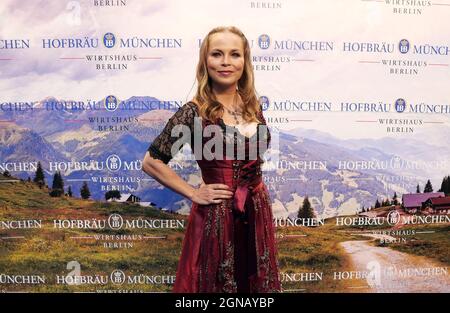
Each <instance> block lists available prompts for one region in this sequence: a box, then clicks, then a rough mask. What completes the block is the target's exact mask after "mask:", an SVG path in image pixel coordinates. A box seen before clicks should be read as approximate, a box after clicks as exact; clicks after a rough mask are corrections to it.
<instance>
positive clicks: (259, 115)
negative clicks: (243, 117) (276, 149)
mask: <svg viewBox="0 0 450 313" xmlns="http://www.w3.org/2000/svg"><path fill="white" fill-rule="evenodd" d="M258 118H259V120H260V121H261V122H262V123H263V125H265V126H266V130H267V147H269V145H270V140H271V139H272V137H271V135H270V130H269V126H268V125H267V122H266V119H265V118H264V115H263V108H262V105H261V104H260V105H259V112H258Z"/></svg>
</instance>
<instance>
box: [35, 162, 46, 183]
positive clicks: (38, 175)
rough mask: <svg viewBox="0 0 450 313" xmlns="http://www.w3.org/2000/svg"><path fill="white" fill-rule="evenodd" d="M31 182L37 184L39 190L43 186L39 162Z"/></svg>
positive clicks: (43, 179)
mask: <svg viewBox="0 0 450 313" xmlns="http://www.w3.org/2000/svg"><path fill="white" fill-rule="evenodd" d="M33 181H34V182H35V183H36V184H38V186H39V188H42V186H44V185H45V176H44V171H43V170H42V166H41V162H40V161H39V162H38V165H37V169H36V173H35V174H34V179H33Z"/></svg>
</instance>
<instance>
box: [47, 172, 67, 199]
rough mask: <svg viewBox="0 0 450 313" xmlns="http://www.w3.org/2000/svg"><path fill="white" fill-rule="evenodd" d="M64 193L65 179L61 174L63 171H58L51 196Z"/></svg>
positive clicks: (54, 177) (54, 178)
mask: <svg viewBox="0 0 450 313" xmlns="http://www.w3.org/2000/svg"><path fill="white" fill-rule="evenodd" d="M63 194H64V181H63V178H62V176H61V172H60V171H57V172H56V173H55V174H54V175H53V183H52V191H50V196H52V197H61V196H62V195H63Z"/></svg>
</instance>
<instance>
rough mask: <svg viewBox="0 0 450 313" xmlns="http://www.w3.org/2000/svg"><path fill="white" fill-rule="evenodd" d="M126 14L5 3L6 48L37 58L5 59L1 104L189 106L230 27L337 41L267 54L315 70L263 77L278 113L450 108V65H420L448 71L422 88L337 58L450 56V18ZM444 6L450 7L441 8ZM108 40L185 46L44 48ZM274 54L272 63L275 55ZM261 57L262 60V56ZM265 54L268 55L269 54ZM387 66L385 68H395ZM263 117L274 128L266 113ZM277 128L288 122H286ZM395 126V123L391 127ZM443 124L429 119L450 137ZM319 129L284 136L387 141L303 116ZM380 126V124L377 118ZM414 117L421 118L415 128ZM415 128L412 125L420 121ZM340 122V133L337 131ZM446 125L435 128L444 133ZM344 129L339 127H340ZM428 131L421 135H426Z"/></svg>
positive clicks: (306, 7)
mask: <svg viewBox="0 0 450 313" xmlns="http://www.w3.org/2000/svg"><path fill="white" fill-rule="evenodd" d="M126 2H127V6H126V7H94V6H93V5H92V3H93V1H87V0H86V1H52V2H49V1H40V0H24V1H17V0H2V1H1V2H0V16H1V17H2V18H1V19H0V39H3V40H5V39H21V38H24V39H26V38H28V39H30V40H31V45H32V48H31V49H25V50H5V49H2V50H0V59H1V58H4V59H5V58H6V59H7V58H12V60H3V61H0V90H1V94H0V102H8V101H36V100H42V99H44V98H46V97H49V96H53V97H56V98H58V99H79V100H87V99H92V100H98V99H102V98H104V97H105V96H106V95H108V94H114V95H116V96H117V97H118V98H119V99H126V98H129V97H131V96H153V97H156V98H159V99H161V100H171V101H174V100H175V101H186V100H189V99H190V98H191V97H192V96H193V91H194V90H195V87H194V88H193V89H192V90H191V88H192V87H193V83H194V79H195V72H194V71H195V67H196V64H197V61H198V40H199V39H201V38H203V37H204V36H205V35H206V33H207V32H208V31H209V30H210V29H212V28H213V27H215V26H219V25H235V26H237V27H239V28H240V29H241V30H242V31H243V32H244V33H245V34H246V36H247V38H249V39H250V40H252V39H253V40H255V41H256V40H257V38H258V36H259V35H260V34H263V33H265V34H268V35H269V36H270V37H271V38H272V40H293V41H301V40H313V41H335V43H336V45H335V51H333V52H319V53H317V52H304V51H303V52H302V51H296V52H285V51H270V52H268V53H269V54H276V55H284V56H288V55H289V56H290V57H291V58H295V59H313V60H314V62H291V63H289V64H284V65H282V70H281V71H280V72H263V71H257V72H256V87H257V90H258V92H259V93H260V94H261V95H266V96H268V97H269V98H270V99H272V100H276V101H283V100H291V101H327V102H329V101H333V102H335V103H340V102H341V101H344V102H347V101H353V102H375V103H378V102H388V103H392V102H393V101H395V99H398V98H405V99H406V100H407V102H414V103H421V102H424V103H435V104H450V94H449V93H448V88H449V87H448V86H449V83H450V79H449V77H450V75H449V74H450V67H449V66H445V64H449V63H450V56H425V57H424V56H419V57H416V56H413V55H408V56H407V57H405V58H406V59H414V60H423V61H427V62H428V63H439V64H444V66H428V67H426V68H423V69H421V70H420V73H419V75H417V76H399V75H388V74H387V71H388V69H387V68H386V67H382V66H380V65H379V64H362V63H360V61H380V56H377V55H373V54H370V53H365V54H364V53H363V54H356V55H355V54H352V55H350V54H348V53H345V52H342V47H341V46H342V42H347V41H358V42H387V43H395V44H397V43H398V41H399V40H400V39H402V38H407V39H409V40H410V42H411V43H412V44H414V43H421V44H431V45H448V44H449V41H448V38H450V27H449V26H450V25H449V24H450V18H449V17H450V6H439V7H438V6H434V7H431V8H425V9H424V10H423V13H422V14H421V15H395V14H392V12H391V11H392V8H391V7H388V6H386V5H385V4H384V3H380V2H375V1H372V2H370V1H369V2H367V1H361V0H339V1H336V0H319V1H312V0H290V1H275V2H272V1H271V2H270V3H279V4H281V7H282V8H281V9H270V10H269V9H254V8H253V9H252V8H251V5H252V3H255V2H252V1H242V0H234V1H217V0H212V1H211V0H193V1H182V0H176V1H174V0H172V1H143V0H139V1H138V0H127V1H126ZM440 2H441V3H446V2H448V3H449V4H450V1H447V0H445V1H444V0H443V1H440ZM106 32H113V33H114V34H115V35H116V37H119V38H121V37H122V38H124V37H125V38H132V37H134V36H137V37H143V38H148V37H157V38H175V39H181V40H182V48H181V49H128V50H127V49H105V48H103V49H95V50H89V49H65V50H63V49H42V39H43V38H69V37H76V38H84V37H86V36H89V37H98V38H102V37H103V34H105V33H106ZM275 52H276V53H275ZM90 53H95V54H97V55H98V54H114V53H119V54H121V55H122V54H135V55H137V56H138V57H146V58H155V57H156V58H157V59H145V60H139V61H138V62H131V63H129V65H128V69H127V70H124V71H98V70H96V69H95V66H94V64H93V63H88V62H86V61H85V60H77V59H75V60H73V59H71V60H67V59H61V58H83V57H84V56H85V55H86V54H90ZM252 53H253V54H254V55H262V54H263V53H264V52H262V51H261V50H260V49H259V48H257V47H255V48H254V49H253V50H252ZM266 54H267V52H266ZM397 57H399V56H398V53H396V55H395V57H392V56H390V57H389V58H390V59H393V58H397ZM267 116H275V115H273V112H267ZM277 116H281V117H282V116H289V117H291V118H292V112H290V113H289V114H283V113H279V114H277ZM387 116H388V117H398V115H395V114H394V115H393V114H390V115H387ZM448 116H450V114H447V116H441V115H437V116H422V117H423V118H427V119H429V120H432V121H444V122H445V123H446V124H435V125H433V126H427V127H433V128H434V130H435V129H436V127H443V129H444V128H445V129H447V130H448V122H449V117H448ZM296 117H297V118H301V119H313V120H314V121H313V122H311V123H308V124H307V125H305V124H301V123H289V124H287V125H283V126H282V128H284V129H289V128H296V127H308V128H315V129H319V130H322V131H326V132H329V133H333V135H335V136H338V137H341V138H364V137H369V136H371V137H383V136H385V135H386V133H385V132H384V131H381V130H380V128H379V127H377V126H378V125H367V126H366V127H364V128H363V130H360V131H355V123H354V120H355V119H360V118H365V117H370V115H367V116H365V115H364V114H360V115H359V116H358V115H355V114H345V113H328V114H311V113H301V114H298V115H297V116H296ZM372 117H373V116H372ZM409 117H413V118H414V116H409ZM416 117H417V116H416ZM330 120H332V121H338V123H330ZM437 125H439V126H437ZM336 126H338V127H336ZM427 127H424V128H423V131H426V130H427Z"/></svg>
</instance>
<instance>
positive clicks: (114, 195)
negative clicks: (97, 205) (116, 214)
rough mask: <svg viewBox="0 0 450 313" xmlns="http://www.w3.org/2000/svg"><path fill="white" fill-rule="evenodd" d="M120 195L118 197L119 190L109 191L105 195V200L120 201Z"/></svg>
mask: <svg viewBox="0 0 450 313" xmlns="http://www.w3.org/2000/svg"><path fill="white" fill-rule="evenodd" d="M120 197H121V195H120V191H119V190H110V191H108V192H106V193H105V200H109V199H113V200H116V199H120Z"/></svg>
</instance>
